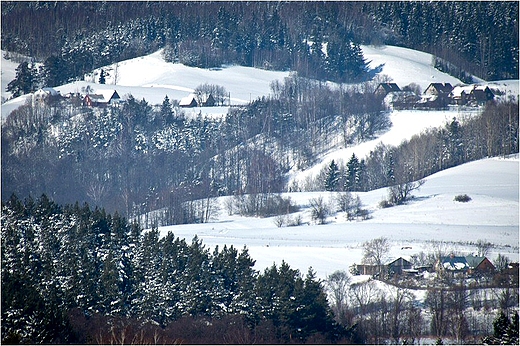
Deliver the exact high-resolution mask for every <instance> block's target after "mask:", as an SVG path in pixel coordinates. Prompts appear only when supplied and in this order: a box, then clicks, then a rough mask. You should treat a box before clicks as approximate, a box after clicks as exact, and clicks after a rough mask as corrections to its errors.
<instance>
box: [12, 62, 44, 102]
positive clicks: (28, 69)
mask: <svg viewBox="0 0 520 346" xmlns="http://www.w3.org/2000/svg"><path fill="white" fill-rule="evenodd" d="M37 73H38V71H37V70H36V68H34V67H33V66H31V65H29V63H28V62H22V63H21V64H20V65H18V67H17V68H16V77H15V78H14V79H13V80H12V81H11V82H9V84H7V91H10V92H12V93H13V97H18V96H20V95H25V94H28V93H30V92H33V91H34V90H36V86H37Z"/></svg>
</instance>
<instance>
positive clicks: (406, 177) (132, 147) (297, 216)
mask: <svg viewBox="0 0 520 346" xmlns="http://www.w3.org/2000/svg"><path fill="white" fill-rule="evenodd" d="M219 37H220V36H219ZM313 39H314V40H316V38H315V37H314V38H313ZM331 40H332V39H331ZM331 42H332V41H331ZM305 45H306V46H308V47H307V48H309V49H310V51H311V53H312V52H313V49H314V50H315V49H316V48H315V47H316V45H315V42H314V41H312V40H311V39H308V41H305ZM320 45H321V46H320V49H321V50H322V53H321V55H323V56H325V57H328V55H329V54H330V55H332V54H333V50H332V49H333V48H334V47H333V46H332V44H330V45H328V43H326V42H325V41H323V42H321V43H320ZM359 48H360V52H361V53H360V54H362V56H363V57H364V59H365V60H364V61H365V62H366V71H368V72H367V75H369V76H370V77H369V78H368V80H363V81H353V82H349V83H342V82H338V81H330V80H326V79H325V80H319V79H313V78H303V77H300V76H299V74H298V73H296V72H295V71H291V70H289V69H275V68H272V66H271V65H268V64H267V62H271V61H267V60H269V59H267V58H265V59H266V61H267V62H266V63H264V65H265V66H264V67H265V68H260V67H258V66H257V67H251V66H241V65H240V64H233V63H230V64H223V65H220V66H219V67H211V68H202V67H196V66H190V65H189V64H187V63H181V62H179V61H168V58H167V57H168V47H158V49H157V50H155V51H154V52H151V53H150V52H148V53H147V54H143V55H140V56H137V57H133V58H129V59H125V60H120V61H117V62H111V63H107V64H105V65H103V66H96V67H95V68H92V69H91V70H89V71H88V72H87V73H84V74H82V76H81V77H80V78H76V80H69V81H66V82H64V83H60V84H59V85H53V86H52V88H51V87H41V88H38V90H33V91H31V92H29V93H23V94H20V95H14V94H13V91H12V88H11V87H10V85H11V86H12V84H11V81H13V80H15V79H16V78H17V76H19V75H18V74H19V73H20V70H19V66H20V65H21V64H20V61H31V60H33V61H34V58H33V59H31V58H29V57H27V56H24V55H21V54H17V53H15V52H11V51H6V50H2V51H1V55H2V57H1V59H2V60H1V96H2V105H1V123H2V132H3V133H4V134H3V136H2V146H3V147H4V148H6V149H5V151H4V150H2V166H3V167H2V175H4V177H3V179H2V190H4V191H9V193H7V192H5V193H4V192H2V267H3V268H2V291H3V293H2V305H3V306H8V307H7V308H4V307H2V324H3V326H2V343H18V342H21V343H40V342H44V343H69V342H72V343H89V344H90V343H95V344H98V343H99V344H103V343H114V342H121V343H123V344H139V343H154V342H155V343H165V344H169V343H188V344H189V343H234V344H242V343H347V344H349V343H368V344H406V343H416V344H435V343H437V344H439V343H444V344H466V343H469V344H474V343H487V344H489V343H491V344H493V343H498V342H505V343H510V342H511V340H513V342H518V334H516V339H515V336H514V335H515V334H514V332H512V330H513V329H514V328H515V323H516V327H518V325H517V324H518V310H519V306H518V304H519V300H518V299H519V298H518V296H519V293H518V292H519V290H518V262H519V261H520V250H519V247H520V231H519V230H520V228H519V227H520V215H519V211H520V204H519V192H520V188H519V182H520V175H519V163H520V158H519V154H518V119H517V118H518V100H519V98H520V83H519V80H518V79H503V80H492V81H486V80H484V79H482V78H479V77H477V76H475V75H473V76H471V78H472V83H468V82H467V80H466V81H463V80H461V79H460V78H458V77H454V76H453V75H450V74H448V73H446V72H443V71H441V69H440V68H439V66H437V64H436V57H435V56H434V55H432V54H430V53H426V52H423V51H420V50H415V49H411V48H404V47H402V46H398V45H393V44H377V45H372V44H363V45H360V46H359ZM2 49H5V48H4V47H3V48H2ZM71 49H72V48H71ZM107 54H108V53H107ZM262 57H263V56H262ZM327 61H328V60H327ZM42 69H43V68H41V66H40V70H42ZM101 81H102V82H101ZM446 85H449V86H450V88H451V89H453V90H454V91H455V90H465V91H463V92H462V94H463V95H466V96H467V97H468V98H469V97H470V96H469V95H470V91H471V92H473V91H475V90H485V91H486V92H489V93H492V96H493V97H492V98H493V99H492V100H491V101H490V100H487V101H489V102H487V101H486V102H479V100H476V101H475V100H473V103H465V104H463V103H462V101H460V100H461V99H454V98H452V99H451V100H450V101H445V102H446V103H445V104H442V105H441V106H437V104H435V103H434V102H436V101H438V100H441V96H439V95H440V94H435V95H433V94H428V92H427V90H430V87H437V88H438V87H439V86H441V87H442V86H446ZM201 86H206V87H209V86H213V87H214V86H219V87H221V88H222V90H225V93H223V94H222V95H221V99H219V100H217V101H216V102H215V103H214V104H212V105H210V106H209V105H208V106H206V105H201V103H202V101H201V100H202V99H203V98H202V97H201V89H200V88H201ZM385 86H388V87H391V88H395V87H397V88H398V89H399V90H394V92H389V91H385V94H384V95H381V96H378V90H379V88H383V89H384V87H385ZM457 88H459V89H457ZM464 88H465V89H464ZM8 89H11V90H10V91H8ZM212 90H214V89H212ZM302 90H303V91H302ZM454 91H453V92H450V93H449V97H455V96H453V95H454V94H455V92H454ZM306 92H309V94H305V93H306ZM464 92H466V93H467V94H464ZM388 94H390V95H389V96H387V95H388ZM100 95H111V97H112V98H113V99H112V100H111V101H108V100H107V103H106V104H102V105H100V104H98V105H94V104H92V103H88V102H92V100H94V99H95V97H101V96H100ZM295 95H296V96H295ZM309 95H310V96H309ZM338 95H339V96H338ZM345 95H347V96H345ZM367 95H368V96H367ZM374 95H376V96H374ZM447 95H448V93H447V94H446V95H444V96H445V97H448V96H447ZM206 96H209V94H207V95H206ZM385 96H386V97H385ZM390 96H392V97H393V98H392V97H390ZM53 97H54V98H55V99H57V100H58V101H56V102H55V103H52V102H51V101H49V100H53ZM339 97H345V98H344V99H345V100H347V101H345V102H344V101H342V100H343V99H341V100H339ZM363 97H364V98H363ZM399 97H408V98H407V100H410V99H413V103H410V104H408V103H405V104H404V106H403V104H398V103H397V102H396V100H397V99H398V98H399ZM190 98H191V99H190ZM188 99H190V100H191V102H194V103H198V104H190V105H186V104H184V102H186V101H185V100H188ZM317 99H319V100H320V101H318V102H323V103H320V105H322V104H325V103H330V104H332V105H331V106H330V107H331V108H330V109H331V112H335V111H336V110H337V109H339V110H340V111H339V112H338V115H336V114H326V115H325V116H321V115H320V114H322V113H327V112H328V110H323V109H322V110H316V109H315V108H313V107H316V102H317V101H316V100H317ZM114 100H115V101H114ZM296 100H297V101H296ZM323 100H326V101H323ZM360 100H368V101H367V103H368V104H363V101H360ZM374 100H375V101H374ZM453 100H455V101H453ZM112 101H113V103H112ZM102 102H104V101H102ZM378 102H379V103H381V104H377V107H376V106H374V105H373V104H371V103H378ZM407 102H409V101H407ZM410 102H411V101H410ZM443 102H444V101H443ZM345 104H347V105H348V107H351V108H349V111H350V110H351V109H354V110H352V113H353V114H355V116H351V115H349V116H348V117H347V116H343V115H342V114H341V111H344V108H343V107H345ZM165 105H166V106H165ZM295 105H296V106H295ZM432 105H434V106H432ZM131 107H134V108H131ZM165 107H166V108H167V109H168V113H167V115H164V117H163V114H164V113H163V111H164V109H165ZM276 107H280V108H279V109H281V110H280V111H278V108H276ZM292 107H296V109H295V108H292ZM336 107H337V108H336ZM378 107H381V108H378ZM493 107H495V108H493ZM500 107H502V108H500ZM508 107H509V108H508ZM311 108H312V109H313V110H310V109H311ZM128 109H130V111H129V113H125V112H127V110H128ZM358 109H362V110H361V111H358ZM349 111H344V112H346V113H348V112H349ZM132 112H133V113H132ZM313 112H314V113H313ZM356 112H359V114H362V115H360V116H359V118H357V116H358V113H356ZM500 112H502V113H500ZM504 112H505V113H504ZM293 113H294V114H300V113H301V114H306V116H308V117H307V118H305V119H304V120H301V123H305V124H306V126H307V125H308V124H307V123H310V124H311V125H309V128H310V130H309V129H307V128H305V129H304V130H301V132H297V133H296V132H294V133H293V131H292V130H291V129H287V127H290V126H293V125H291V124H294V123H297V121H296V120H294V118H296V116H294V115H293ZM365 113H367V114H369V113H370V114H376V117H370V116H367V117H366V118H363V116H364V115H363V114H365ZM507 113H508V114H507ZM128 114H131V115H128ZM143 114H145V115H143ZM316 114H318V115H316ZM497 114H498V115H497ZM483 115H484V116H489V118H484V116H483ZM508 115H509V117H508ZM494 116H496V117H495V118H493V117H494ZM140 117H142V118H140ZM246 118H247V119H253V120H251V123H253V121H255V122H254V125H251V124H250V123H247V124H246V125H244V124H245V123H246V122H245V121H244V119H246ZM302 118H303V116H302ZM273 119H274V120H273ZM479 119H487V120H479ZM494 119H495V120H494ZM496 119H501V120H496ZM364 120H366V123H364ZM493 122H495V123H496V122H501V123H500V125H496V124H493ZM301 123H298V126H300V125H301ZM285 124H290V125H287V127H286V125H285ZM316 124H319V125H316ZM365 124H369V126H368V125H367V126H364V125H365ZM493 125H496V127H493ZM294 126H296V125H294ZM301 126H302V128H303V125H301ZM479 126H482V127H479ZM486 126H487V127H486ZM499 126H502V127H505V128H507V130H505V132H504V133H507V134H508V135H509V136H510V137H509V138H506V139H504V138H502V137H503V136H502V137H501V139H497V137H500V136H501V135H496V134H495V133H494V132H493V131H495V130H494V129H496V128H498V127H499ZM461 129H462V130H461ZM475 129H484V130H482V131H481V132H480V134H478V135H475V134H476V133H479V131H478V130H475ZM491 129H493V130H491ZM457 131H459V132H457ZM464 131H466V132H464ZM470 131H473V132H470ZM497 131H498V130H497ZM484 132H486V133H484ZM468 133H471V135H468ZM500 133H501V134H502V132H500ZM481 135H482V136H481ZM197 136H200V138H203V139H199V138H197ZM455 136H459V137H458V138H456V139H453V138H454V137H455ZM464 136H465V137H464ZM485 136H488V137H486V138H488V139H487V140H486V139H482V138H484V137H485ZM472 137H475V138H472ZM481 137H482V138H481ZM285 140H287V143H289V142H290V143H289V144H287V143H286V142H284V141H285ZM443 141H444V142H443ZM486 141H487V142H486ZM483 142H486V149H481V150H480V149H479V147H478V143H483ZM13 143H14V144H13ZM222 143H224V144H222ZM229 143H231V144H229ZM294 143H300V144H298V146H296V145H295V144H294ZM439 143H440V144H439ZM454 143H455V144H454ZM497 143H501V144H497ZM217 146H218V149H217ZM491 147H496V148H499V149H497V150H495V151H493V150H492V149H490V148H491ZM506 147H507V148H506ZM221 148H224V149H221ZM459 149H460V150H459ZM420 150H424V151H420ZM436 150H437V151H436ZM403 153H405V154H403ZM432 153H434V154H432ZM435 153H438V155H437V157H433V156H435ZM475 153H477V154H479V155H480V156H479V158H478V159H475V160H472V159H469V158H470V157H473V156H476V154H475ZM489 153H492V154H489ZM398 154H399V156H398ZM429 155H430V156H432V157H431V158H430V157H429ZM450 155H451V156H450ZM455 155H460V157H459V158H458V159H457V158H456V159H454V158H453V157H454V156H455ZM439 156H442V158H441V157H439ZM462 157H464V159H462ZM423 159H424V160H423ZM24 160H26V161H24ZM394 160H395V162H394ZM457 160H458V161H457ZM352 162H354V163H356V164H357V166H356V169H358V172H364V173H363V174H365V177H364V178H362V177H360V175H361V173H359V176H358V175H356V176H355V177H354V176H350V177H349V171H351V170H352V168H351V166H350V165H351V164H352ZM453 162H456V163H453ZM378 165H379V166H378ZM428 165H429V166H428ZM180 166H182V169H181V168H177V167H180ZM42 167H43V168H42ZM374 167H375V168H374ZM394 167H395V171H394ZM363 169H365V171H362V170H363ZM42 170H43V171H42ZM378 170H379V171H378ZM367 172H370V173H367ZM373 172H377V174H375V173H373ZM425 172H432V173H428V174H426V173H425ZM22 173H23V174H22ZM423 173H425V174H423ZM241 174H243V175H241ZM421 174H422V175H421ZM53 175H55V176H56V177H55V178H53V177H52V176H53ZM423 175H424V176H423ZM381 177H382V178H381ZM371 179H372V180H371ZM378 179H379V180H378ZM354 180H355V182H354ZM137 181H138V182H137ZM138 184H141V185H142V186H141V185H138ZM146 184H148V185H146ZM349 184H351V185H349ZM352 184H358V185H355V186H356V187H353V186H354V185H352ZM362 184H364V185H362ZM370 184H372V185H370ZM166 185H168V186H166ZM374 186H375V188H374ZM403 190H404V192H403ZM75 192H77V194H76V195H75ZM12 193H13V194H14V195H16V197H14V195H13V196H12V195H11V194H12ZM403 193H404V195H403ZM42 194H43V196H42ZM40 196H42V197H40ZM47 198H48V199H47ZM75 198H76V199H75ZM399 198H401V199H399ZM54 199H55V200H56V201H57V202H56V204H55V203H54V202H53V200H54ZM269 203H279V204H276V207H275V209H276V210H275V211H272V210H270V211H269V212H265V213H264V214H262V213H261V212H258V211H255V212H250V209H251V208H252V207H251V206H252V205H253V204H255V205H260V206H261V207H265V205H269ZM248 208H249V209H248ZM105 209H106V211H105ZM246 209H247V211H244V210H246ZM179 220H182V221H179ZM73 235H76V236H78V239H81V240H78V241H76V240H75V238H74V236H73ZM90 236H92V239H90V238H89V237H90ZM17 237H18V238H17ZM22 239H23V241H22ZM378 242H379V245H381V247H380V248H378V247H377V246H378ZM173 248H175V249H176V250H171V249H173ZM168 249H170V250H171V251H172V252H171V253H168V251H170V250H168ZM31 251H32V252H31ZM69 253H71V254H72V255H70V256H69V255H68V254H69ZM18 255H19V256H18ZM46 256H47V257H46ZM53 256H54V257H53ZM154 256H155V257H154ZM226 256H228V257H226ZM71 258H72V259H71ZM470 258H478V259H479V260H478V261H479V262H478V263H477V264H476V265H475V264H473V263H472V262H470V260H469V259H470ZM227 260H229V261H230V262H226V261H227ZM457 260H460V261H461V262H457ZM68 261H70V262H68ZM219 261H220V262H219ZM64 263H67V265H65V264H64ZM68 263H74V264H71V265H70V267H68ZM85 263H95V265H93V267H92V268H90V267H87V266H86V265H85V266H84V264H85ZM230 263H232V264H230ZM488 263H489V264H488ZM47 265H48V266H50V267H52V268H53V269H52V271H46V269H45V268H47V267H46V266H47ZM480 265H488V267H486V268H485V269H481V271H480V270H479V269H478V268H477V267H478V266H480ZM235 266H236V268H235ZM289 267H290V269H289ZM27 268H29V269H27ZM490 268H491V269H490ZM53 273H55V274H53ZM193 273H195V274H193ZM229 273H232V274H229ZM192 275H193V276H192ZM248 275H249V276H250V277H251V278H252V279H251V278H250V277H248ZM133 276H135V278H134V277H133ZM31 277H32V278H35V277H38V278H41V279H38V280H36V279H32V278H31ZM89 277H95V278H96V280H97V281H95V282H90V281H88V279H87V278H89ZM288 278H289V279H288ZM33 280H34V281H33ZM269 280H271V281H269ZM5 282H7V284H5ZM286 282H290V283H289V284H287V285H292V286H290V287H291V288H290V289H288V288H287V287H284V286H283V285H284V284H286ZM314 284H315V286H313V285H314ZM16 285H21V286H20V287H23V288H21V289H20V291H19V293H17V289H16V288H15V286H16ZM16 287H19V286H16ZM274 287H276V289H275V288H274ZM313 289H314V291H313ZM4 292H6V293H5V295H4ZM92 292H96V293H95V295H94V294H93V293H92ZM91 293H92V296H91ZM33 294H34V297H36V298H31V299H27V301H28V303H27V302H24V300H25V299H24V298H23V297H24V296H31V295H33ZM313 294H314V295H313ZM31 297H33V296H31ZM49 297H50V298H49ZM309 297H311V298H309ZM300 298H301V301H300ZM325 298H326V299H325ZM320 299H323V301H324V303H323V304H322V305H323V306H326V307H323V306H322V305H320V304H321V300H320ZM4 302H8V303H4ZM62 302H66V303H63V304H62ZM266 302H267V303H266ZM458 303H460V304H458ZM31 304H32V305H31ZM291 304H292V305H291ZM253 306H254V308H253ZM316 306H318V307H316ZM255 309H256V310H255ZM320 309H322V310H323V311H325V312H323V314H324V315H323V316H325V315H326V317H323V316H322V315H320V314H321V311H322V310H320ZM40 311H41V312H40ZM49 311H59V312H57V313H56V314H54V313H50V312H49ZM301 311H304V312H301ZM62 312H63V313H62ZM298 312H300V313H298ZM302 314H303V315H302ZM504 314H505V315H504ZM502 315H504V317H503V320H505V321H506V322H504V323H505V327H503V328H502V327H501V325H500V324H499V323H498V322H497V321H502V320H500V318H502ZM64 316H66V317H64ZM134 319H135V321H139V322H135V321H134ZM325 320H326V321H327V322H323V321H325ZM217 321H221V322H217ZM322 322H323V325H322V324H321V323H322ZM509 323H510V324H509ZM43 325H45V328H46V331H45V333H46V334H45V333H41V334H40V333H39V332H38V328H39V326H43ZM286 325H287V326H288V327H285V326H286ZM331 326H332V327H331ZM500 328H502V329H500ZM60 329H61V330H71V331H73V332H71V333H70V335H72V336H70V335H69V334H67V336H66V337H65V336H63V335H64V334H60V333H61V332H59V331H58V330H60ZM74 333H76V334H74ZM501 333H502V334H501ZM55 335H58V336H55ZM209 335H213V336H215V335H218V337H215V339H211V338H210V337H209ZM486 337H488V338H487V339H486ZM60 338H61V339H60ZM154 338H155V339H154ZM151 340H155V341H151ZM504 340H505V341H504Z"/></svg>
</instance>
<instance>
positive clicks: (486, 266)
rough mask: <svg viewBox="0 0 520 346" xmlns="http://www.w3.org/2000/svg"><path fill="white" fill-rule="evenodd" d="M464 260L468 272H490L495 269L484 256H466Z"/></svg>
mask: <svg viewBox="0 0 520 346" xmlns="http://www.w3.org/2000/svg"><path fill="white" fill-rule="evenodd" d="M466 262H467V263H468V266H469V271H468V273H469V274H473V273H480V274H486V273H492V272H494V271H495V269H496V268H495V266H494V265H493V263H491V261H490V260H488V259H487V258H486V257H478V256H466Z"/></svg>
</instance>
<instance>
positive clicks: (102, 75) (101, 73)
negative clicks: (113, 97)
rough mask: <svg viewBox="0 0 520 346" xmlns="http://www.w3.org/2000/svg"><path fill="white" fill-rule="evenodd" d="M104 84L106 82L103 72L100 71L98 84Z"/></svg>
mask: <svg viewBox="0 0 520 346" xmlns="http://www.w3.org/2000/svg"><path fill="white" fill-rule="evenodd" d="M105 82H106V75H105V70H103V69H101V71H100V72H99V84H105Z"/></svg>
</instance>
